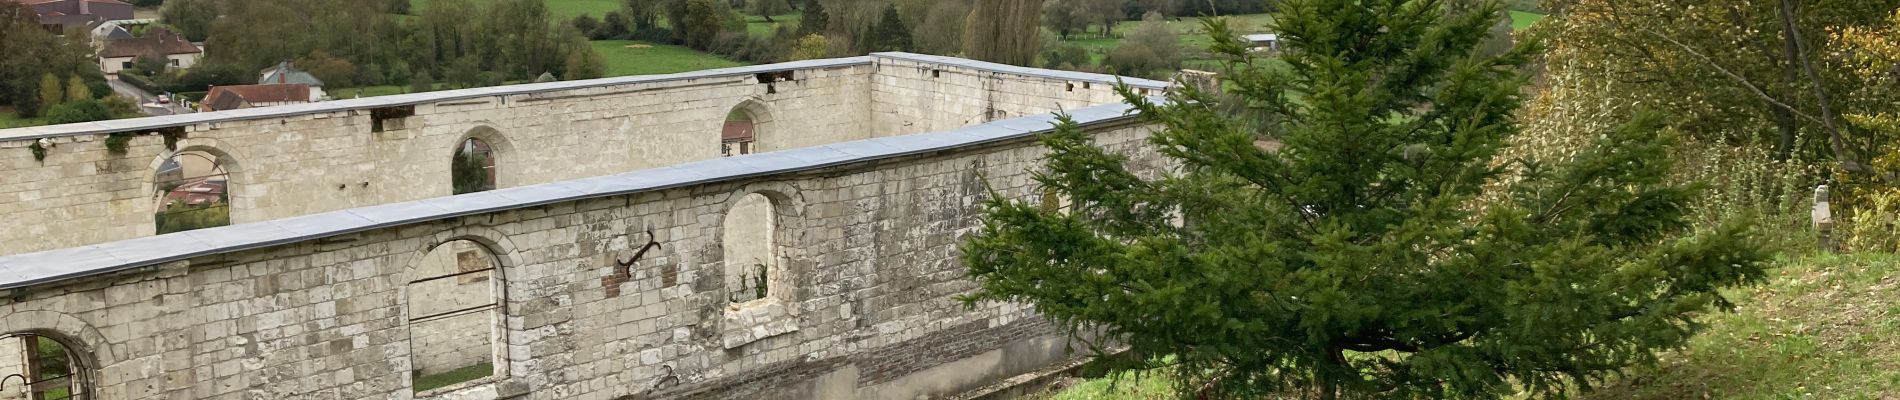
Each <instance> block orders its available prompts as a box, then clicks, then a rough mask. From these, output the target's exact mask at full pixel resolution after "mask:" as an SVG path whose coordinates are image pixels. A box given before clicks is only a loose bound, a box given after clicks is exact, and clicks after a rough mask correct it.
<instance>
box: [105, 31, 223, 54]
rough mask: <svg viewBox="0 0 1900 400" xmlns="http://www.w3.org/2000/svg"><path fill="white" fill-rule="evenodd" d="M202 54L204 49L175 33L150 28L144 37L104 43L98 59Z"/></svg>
mask: <svg viewBox="0 0 1900 400" xmlns="http://www.w3.org/2000/svg"><path fill="white" fill-rule="evenodd" d="M203 52H204V49H199V48H198V46H195V45H192V44H191V42H190V41H187V40H185V37H183V36H178V34H177V33H173V32H172V31H171V30H169V29H165V28H152V29H148V30H146V31H145V36H140V37H134V38H131V39H117V40H108V41H106V48H105V49H104V50H99V57H100V58H121V57H133V58H137V57H152V58H159V59H162V58H165V56H169V55H174V54H198V53H203Z"/></svg>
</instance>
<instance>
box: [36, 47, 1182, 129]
mask: <svg viewBox="0 0 1900 400" xmlns="http://www.w3.org/2000/svg"><path fill="white" fill-rule="evenodd" d="M877 59H893V60H905V61H911V62H920V63H930V64H942V65H950V66H958V67H964V68H971V69H977V70H984V71H990V72H998V73H1009V74H1017V75H1023V76H1031V77H1040V78H1047V79H1057V80H1075V81H1084V82H1102V83H1114V82H1117V81H1123V82H1126V83H1128V84H1129V85H1132V86H1136V87H1141V88H1149V89H1163V88H1166V87H1168V83H1167V82H1162V81H1155V80H1149V79H1137V78H1122V77H1118V76H1114V75H1104V74H1092V73H1085V72H1072V71H1059V70H1048V69H1039V68H1028V67H1018V66H1014V65H1006V64H997V63H991V62H983V61H975V60H967V59H961V58H955V57H943V56H932V55H924V54H912V53H872V54H871V55H869V56H859V57H846V58H832V59H822V60H803V61H792V62H784V63H777V64H763V65H753V66H744V67H733V68H719V69H709V70H703V71H694V72H683V73H677V74H662V75H636V76H622V77H613V78H601V79H588V80H579V81H562V82H545V83H529V84H521V85H506V86H494V87H485V88H473V89H458V90H445V91H440V92H427V93H411V94H399V95H390V96H379V97H368V98H357V99H347V100H336V101H326V102H318V103H305V104H292V105H283V106H275V107H259V108H244V109H236V110H226V111H213V112H202V113H191V114H178V115H164V116H155V117H143V118H129V119H119V120H107V121H96V122H82V123H76V124H64V125H47V126H34V127H26V128H13V129H0V141H14V140H35V139H41V138H52V137H65V136H79V135H98V134H107V133H114V132H137V131H149V130H155V129H163V128H172V127H182V126H191V125H198V124H210V123H220V122H234V121H250V120H261V119H271V118H286V117H295V116H300V115H311V114H322V113H332V112H344V111H353V110H364V109H375V108H385V107H394V106H414V105H419V104H430V103H440V102H447V101H456V100H467V99H475V98H484V97H496V96H514V95H533V94H541V93H548V92H557V91H566V90H581V89H593V88H603V87H612V86H624V85H635V84H651V83H667V82H684V81H690V80H695V79H704V78H714V77H729V76H753V75H757V74H760V73H770V72H775V71H783V70H801V69H824V68H837V67H851V66H860V65H873V64H874V63H875V62H876V60H877Z"/></svg>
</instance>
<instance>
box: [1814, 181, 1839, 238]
mask: <svg viewBox="0 0 1900 400" xmlns="http://www.w3.org/2000/svg"><path fill="white" fill-rule="evenodd" d="M1814 234H1815V236H1818V237H1819V238H1820V243H1819V244H1820V247H1821V250H1822V251H1833V250H1834V211H1833V210H1832V209H1830V208H1829V207H1828V194H1827V185H1821V186H1820V187H1816V188H1814Z"/></svg>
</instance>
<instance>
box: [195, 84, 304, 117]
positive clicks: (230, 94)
mask: <svg viewBox="0 0 1900 400" xmlns="http://www.w3.org/2000/svg"><path fill="white" fill-rule="evenodd" d="M317 100H318V98H317V97H315V96H312V93H311V91H310V85H305V84H301V83H290V84H269V85H231V86H212V87H211V92H210V93H207V94H205V99H204V101H203V102H200V103H199V109H200V111H220V110H236V109H240V108H254V107H270V106H281V105H286V104H302V103H310V102H315V101H317Z"/></svg>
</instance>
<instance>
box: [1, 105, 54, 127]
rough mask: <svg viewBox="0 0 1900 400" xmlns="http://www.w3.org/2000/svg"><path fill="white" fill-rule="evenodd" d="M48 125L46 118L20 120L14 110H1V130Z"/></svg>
mask: <svg viewBox="0 0 1900 400" xmlns="http://www.w3.org/2000/svg"><path fill="white" fill-rule="evenodd" d="M40 125H46V119H45V118H20V114H17V113H14V112H13V109H12V108H0V129H6V128H20V127H28V126H40Z"/></svg>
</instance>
